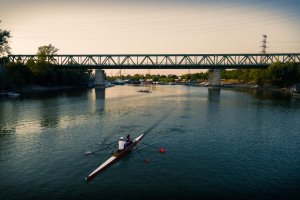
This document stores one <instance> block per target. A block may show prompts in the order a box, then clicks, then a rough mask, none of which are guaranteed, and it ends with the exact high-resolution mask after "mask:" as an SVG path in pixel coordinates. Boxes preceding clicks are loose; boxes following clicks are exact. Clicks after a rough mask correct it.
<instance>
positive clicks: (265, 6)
mask: <svg viewBox="0 0 300 200" xmlns="http://www.w3.org/2000/svg"><path fill="white" fill-rule="evenodd" d="M299 10H300V1H299V0H284V1H283V0H151V1H147V0H0V20H2V23H1V28H2V29H7V30H10V31H11V35H12V38H11V39H10V46H11V49H12V53H13V54H35V53H36V52H37V49H38V47H39V46H43V45H48V44H52V45H54V46H55V47H56V48H58V49H59V52H58V53H59V54H147V53H149V54H150V53H151V54H173V53H176V54H180V53H184V54H188V53H195V54H202V53H203V54H204V53H220V54H222V53H260V52H261V41H262V39H263V38H262V35H263V34H266V35H267V42H268V43H267V47H268V48H267V52H268V53H299V52H300V12H299ZM126 71H127V72H126ZM126 71H125V72H123V74H126V73H131V74H132V73H135V71H130V70H126ZM196 71H197V70H191V72H196ZM198 71H199V70H198ZM143 72H144V73H147V72H149V71H148V70H146V71H143ZM174 72H175V73H176V74H180V73H187V72H186V71H182V70H177V71H176V70H172V73H174ZM107 73H108V74H109V75H113V74H114V73H116V70H108V71H107ZM150 73H151V74H152V73H153V74H156V73H161V74H168V73H171V72H170V70H160V71H159V70H151V72H150Z"/></svg>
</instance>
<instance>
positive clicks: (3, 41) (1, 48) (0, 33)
mask: <svg viewBox="0 0 300 200" xmlns="http://www.w3.org/2000/svg"><path fill="white" fill-rule="evenodd" d="M0 24H1V21H0ZM10 37H11V35H10V31H7V30H5V29H4V30H2V29H1V28H0V57H2V56H5V55H6V54H9V53H10V47H9V44H8V40H9V38H10Z"/></svg>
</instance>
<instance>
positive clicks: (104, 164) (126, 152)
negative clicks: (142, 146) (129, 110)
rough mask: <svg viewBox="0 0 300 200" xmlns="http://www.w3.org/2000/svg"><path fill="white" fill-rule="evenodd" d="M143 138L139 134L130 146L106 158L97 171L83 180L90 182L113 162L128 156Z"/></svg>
mask: <svg viewBox="0 0 300 200" xmlns="http://www.w3.org/2000/svg"><path fill="white" fill-rule="evenodd" d="M143 137H144V134H141V135H140V136H138V137H137V138H135V139H134V140H133V141H132V144H131V145H130V146H128V147H127V148H126V149H125V150H124V151H121V152H118V151H116V152H114V153H113V155H112V156H111V157H110V158H108V159H107V160H106V161H105V162H104V163H102V164H101V165H100V166H99V167H98V168H97V169H95V170H94V171H93V172H92V173H90V174H89V175H88V176H87V177H86V178H85V179H86V180H87V181H90V180H92V179H93V178H94V177H95V176H97V175H98V174H99V173H101V172H102V171H103V170H105V169H106V168H107V167H109V166H111V165H112V164H113V163H114V162H116V161H117V160H119V159H120V158H122V157H123V156H124V155H126V154H128V153H129V152H130V151H131V150H132V149H133V148H134V147H135V146H136V145H137V143H138V142H139V141H141V139H142V138H143Z"/></svg>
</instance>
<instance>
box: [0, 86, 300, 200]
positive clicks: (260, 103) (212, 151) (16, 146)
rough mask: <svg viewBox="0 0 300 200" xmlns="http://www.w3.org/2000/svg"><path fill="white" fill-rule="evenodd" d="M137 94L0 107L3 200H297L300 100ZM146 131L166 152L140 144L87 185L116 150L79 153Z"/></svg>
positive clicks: (75, 94)
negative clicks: (94, 172) (97, 169)
mask: <svg viewBox="0 0 300 200" xmlns="http://www.w3.org/2000/svg"><path fill="white" fill-rule="evenodd" d="M140 89H144V88H143V87H134V86H116V87H113V88H108V89H106V90H95V89H90V90H82V91H68V92H60V93H51V94H39V95H28V96H25V97H21V98H15V99H8V98H2V99H0V191H1V192H0V199H1V200H6V199H300V99H296V98H292V97H285V96H282V95H278V94H264V93H260V92H245V91H234V90H227V89H222V90H221V92H220V93H218V92H209V91H208V89H207V88H199V87H185V86H153V87H151V88H150V90H151V91H152V93H139V92H137V91H138V90H140ZM143 132H147V135H146V136H145V137H144V139H143V141H144V142H146V143H147V144H150V145H152V146H155V147H164V148H165V149H166V153H165V154H161V153H159V151H158V150H157V149H154V148H151V147H149V146H146V145H145V144H144V145H143V144H140V146H139V148H138V149H136V150H135V151H134V152H132V153H131V154H129V155H128V156H127V157H125V158H124V159H122V160H120V161H119V162H117V163H115V164H114V165H113V166H111V167H110V168H108V169H106V171H104V172H103V173H102V174H99V175H98V176H97V177H96V178H95V179H94V180H92V181H91V182H89V183H86V182H85V179H84V178H85V177H86V176H87V175H88V174H89V173H90V172H91V171H93V170H94V169H95V168H97V167H98V166H99V165H100V164H101V163H102V162H103V161H104V160H105V159H107V158H108V157H109V156H110V155H111V152H112V151H113V150H114V149H115V148H117V146H116V144H115V146H114V148H112V149H106V150H102V151H100V152H97V153H95V154H92V155H90V156H84V153H86V152H87V151H92V150H93V149H94V150H96V149H97V148H98V147H99V146H97V145H95V144H101V145H102V146H101V148H102V147H107V146H106V145H105V144H107V143H111V142H115V141H116V140H117V139H118V138H119V137H120V136H126V135H127V134H128V133H130V134H131V136H132V137H133V138H134V137H136V136H138V135H139V134H141V133H143ZM144 159H147V160H148V161H149V163H148V164H145V162H143V160H144Z"/></svg>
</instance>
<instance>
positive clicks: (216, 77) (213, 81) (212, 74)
mask: <svg viewBox="0 0 300 200" xmlns="http://www.w3.org/2000/svg"><path fill="white" fill-rule="evenodd" d="M208 89H221V70H220V69H210V70H209V73H208Z"/></svg>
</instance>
